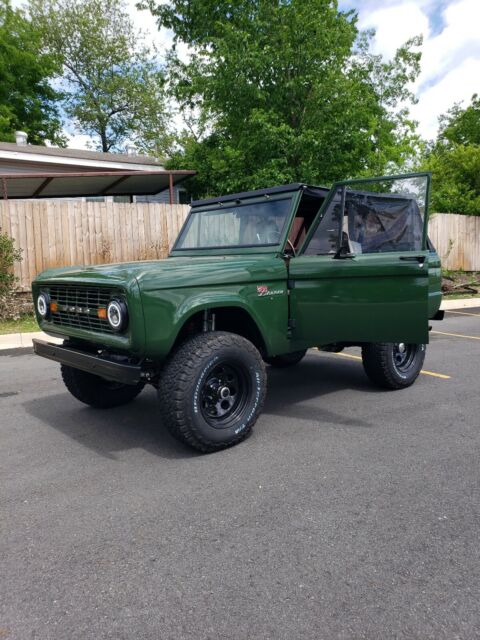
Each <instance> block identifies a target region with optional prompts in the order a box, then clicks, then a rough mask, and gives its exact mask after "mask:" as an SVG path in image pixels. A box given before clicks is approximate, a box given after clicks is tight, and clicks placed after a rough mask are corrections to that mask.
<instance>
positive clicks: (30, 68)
mask: <svg viewBox="0 0 480 640" xmlns="http://www.w3.org/2000/svg"><path fill="white" fill-rule="evenodd" d="M40 40H41V34H40V31H39V29H38V28H37V26H36V25H35V24H34V23H33V22H31V21H30V20H29V19H28V18H27V17H26V15H25V14H24V12H23V11H21V10H19V9H12V7H11V5H10V3H9V0H0V140H5V141H7V142H13V141H14V140H15V131H16V130H19V129H20V130H22V131H25V132H26V133H27V134H28V137H29V141H30V142H32V143H34V144H44V143H45V141H47V140H49V141H51V142H55V143H57V144H62V142H63V139H62V137H61V134H60V129H61V123H60V119H59V115H58V109H57V99H58V94H57V93H56V91H54V89H53V88H52V87H51V86H50V84H49V79H50V78H51V77H52V76H53V75H54V74H55V73H56V71H57V67H56V63H55V60H54V58H53V57H52V56H51V55H48V54H45V53H39V50H40V48H41V47H40Z"/></svg>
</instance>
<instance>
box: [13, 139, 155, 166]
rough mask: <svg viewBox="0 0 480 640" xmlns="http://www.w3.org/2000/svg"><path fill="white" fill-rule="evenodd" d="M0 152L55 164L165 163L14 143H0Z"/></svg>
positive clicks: (135, 156) (116, 154) (119, 154)
mask: <svg viewBox="0 0 480 640" xmlns="http://www.w3.org/2000/svg"><path fill="white" fill-rule="evenodd" d="M2 151H5V152H14V153H20V154H28V155H42V156H46V157H48V158H51V159H52V162H56V161H58V160H60V161H61V160H62V159H63V158H75V159H78V160H94V161H98V162H121V163H126V164H139V165H159V166H161V165H163V164H164V162H165V161H164V160H163V159H160V158H153V157H151V156H144V155H128V154H126V153H102V152H101V151H87V150H85V149H70V148H66V149H63V148H60V147H44V146H41V145H38V144H26V145H19V144H16V143H15V142H0V156H2V155H3V154H2V153H1V152H2ZM27 157H28V156H27ZM25 159H26V158H25Z"/></svg>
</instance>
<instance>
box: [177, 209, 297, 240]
mask: <svg viewBox="0 0 480 640" xmlns="http://www.w3.org/2000/svg"><path fill="white" fill-rule="evenodd" d="M291 202H292V198H291V197H288V198H280V199H275V200H265V201H262V202H254V203H248V202H240V203H229V202H227V203H225V204H224V205H223V206H221V207H220V206H219V207H218V208H217V209H209V210H208V211H206V210H205V209H204V210H203V211H202V210H197V211H196V210H195V209H192V210H191V212H190V215H189V217H188V218H187V222H186V224H185V227H184V228H183V230H182V232H181V234H180V236H179V237H178V240H177V242H176V244H175V247H174V250H175V251H177V250H179V249H180V250H181V249H214V248H228V247H256V246H268V245H277V244H279V242H280V239H281V237H282V232H283V230H284V228H285V224H286V221H287V216H288V214H289V212H290V207H291Z"/></svg>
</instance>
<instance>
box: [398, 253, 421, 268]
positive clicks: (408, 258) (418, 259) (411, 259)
mask: <svg viewBox="0 0 480 640" xmlns="http://www.w3.org/2000/svg"><path fill="white" fill-rule="evenodd" d="M425 257H426V256H400V260H404V261H405V262H418V264H419V265H420V266H421V267H423V264H424V262H425Z"/></svg>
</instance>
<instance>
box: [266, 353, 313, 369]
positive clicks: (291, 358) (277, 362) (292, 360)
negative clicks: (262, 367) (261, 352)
mask: <svg viewBox="0 0 480 640" xmlns="http://www.w3.org/2000/svg"><path fill="white" fill-rule="evenodd" d="M306 353H307V352H306V350H305V351H293V352H292V353H284V354H283V355H281V356H273V357H272V358H265V362H266V363H267V364H269V365H270V366H272V367H277V368H283V367H293V366H294V365H296V364H298V363H299V362H300V360H302V359H303V357H304V356H305V354H306Z"/></svg>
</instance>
